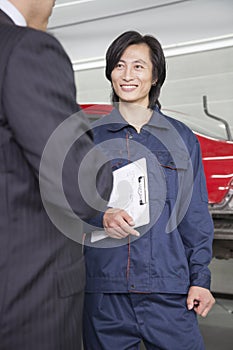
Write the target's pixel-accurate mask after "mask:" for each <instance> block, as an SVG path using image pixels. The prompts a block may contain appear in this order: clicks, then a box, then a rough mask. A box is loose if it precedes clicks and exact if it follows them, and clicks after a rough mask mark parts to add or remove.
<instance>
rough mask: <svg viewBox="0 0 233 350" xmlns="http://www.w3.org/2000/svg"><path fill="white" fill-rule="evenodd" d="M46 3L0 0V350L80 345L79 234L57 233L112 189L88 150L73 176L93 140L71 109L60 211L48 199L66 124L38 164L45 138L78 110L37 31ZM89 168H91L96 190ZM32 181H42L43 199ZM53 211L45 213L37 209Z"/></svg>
mask: <svg viewBox="0 0 233 350" xmlns="http://www.w3.org/2000/svg"><path fill="white" fill-rule="evenodd" d="M53 5H54V1H53V0H44V1H38V0H11V1H7V0H0V195H1V201H0V350H29V349H30V350H32V349H33V350H79V349H81V323H82V305H83V290H84V283H85V277H84V276H85V269H84V261H83V256H82V247H81V244H78V242H79V241H80V237H79V236H77V237H75V238H74V240H71V239H69V238H68V237H67V236H69V233H68V232H67V231H69V229H70V228H72V230H73V232H75V231H77V234H79V233H80V234H81V233H82V232H80V230H81V225H80V221H79V220H78V219H77V220H76V218H77V217H78V216H79V217H81V218H82V219H85V218H90V217H92V216H94V215H95V214H96V213H97V212H98V211H101V210H102V209H103V206H104V205H105V204H104V201H101V197H102V198H104V199H106V200H107V199H108V198H109V195H110V191H111V187H112V174H111V171H110V169H109V167H108V165H103V166H100V165H99V164H102V163H103V162H104V161H103V162H102V159H100V160H99V164H97V163H98V162H97V160H98V159H97V158H96V157H97V155H96V152H95V149H94V151H93V153H92V154H91V156H90V157H89V158H88V159H89V161H88V162H86V163H85V165H84V167H82V176H81V177H79V178H78V170H79V167H80V166H81V165H82V159H83V158H84V156H85V155H86V154H87V153H88V152H89V151H90V150H91V149H92V148H93V144H92V135H91V134H90V133H89V132H87V133H85V131H86V130H88V128H89V124H88V123H87V122H86V120H85V118H83V117H82V116H79V115H78V116H77V117H76V118H74V119H72V120H71V125H72V130H73V133H74V134H75V133H76V131H77V134H79V135H81V134H82V136H80V137H79V140H78V141H77V140H75V142H73V141H72V144H71V145H70V149H69V150H67V152H66V153H67V154H65V155H66V157H65V159H64V162H63V160H62V163H64V167H63V169H62V171H61V173H62V180H63V183H62V188H63V189H64V193H65V198H66V199H67V203H69V205H70V210H68V209H67V208H69V205H68V206H67V207H65V206H64V207H63V202H62V201H61V202H59V200H58V202H57V201H56V200H57V198H58V199H59V196H58V195H57V194H58V192H59V188H58V187H59V186H58V187H57V183H58V182H59V180H57V179H56V170H57V167H56V161H59V155H60V154H61V153H62V148H63V143H64V145H65V147H67V145H68V144H69V142H68V144H67V140H68V139H69V131H67V132H66V130H69V127H68V129H66V128H65V129H64V128H63V133H62V134H61V135H63V134H64V140H63V139H62V137H61V135H60V136H59V137H58V142H57V144H56V143H55V146H56V148H55V151H54V154H52V156H51V154H50V153H49V152H47V158H46V156H45V157H44V159H45V162H44V164H45V165H44V166H43V167H41V168H40V164H41V158H42V155H43V156H44V153H46V152H44V149H45V146H46V147H47V145H48V144H47V142H48V140H50V136H51V135H56V130H57V129H59V128H58V126H59V127H60V125H62V123H64V121H67V120H69V118H68V117H69V116H71V115H73V114H74V113H77V112H78V111H79V107H78V106H77V104H76V102H75V97H76V91H75V86H74V77H73V71H72V66H71V63H70V60H69V58H68V57H67V55H66V53H65V52H64V50H63V48H62V46H61V45H60V44H59V42H58V41H57V40H56V39H55V38H53V37H52V36H51V35H49V34H47V33H45V32H44V31H45V29H46V26H47V22H48V18H49V15H50V14H51V11H52V7H53ZM30 27H31V28H30ZM64 125H66V124H64ZM68 126H69V125H68ZM59 145H61V147H60V150H59V149H57V148H59ZM47 148H48V147H47ZM47 148H46V149H47ZM50 151H51V150H50ZM43 152H44V153H43ZM59 152H61V153H59ZM90 153H91V152H89V154H90ZM49 155H50V157H49ZM98 156H99V154H98ZM99 157H100V156H99ZM100 158H101V157H100ZM90 159H91V160H92V162H91V163H90ZM46 162H47V163H46ZM101 162H102V163H101ZM46 164H47V165H48V170H46V169H47V167H46ZM53 165H54V168H53ZM97 167H99V169H97ZM51 168H52V170H51ZM58 168H59V167H58ZM98 170H99V171H98ZM92 173H94V174H95V173H96V174H97V173H98V174H97V175H98V176H96V179H97V180H96V184H97V187H98V191H93V176H92ZM51 174H52V175H51ZM83 178H84V179H85V180H83ZM78 180H79V181H78ZM39 181H40V183H41V184H43V185H45V188H44V189H42V193H43V196H44V199H43V202H42V199H41V195H40V187H39ZM78 183H81V187H80V186H78ZM46 184H47V185H46ZM46 186H47V187H46ZM49 191H51V192H50V193H49ZM90 192H91V193H90ZM99 194H100V196H99ZM83 196H84V197H85V198H83ZM88 201H89V203H88ZM43 204H46V206H45V207H46V210H45V208H44V205H43ZM48 208H50V209H51V208H52V210H51V211H50V209H48ZM54 212H55V213H58V215H54V217H55V219H54V217H51V216H50V215H48V214H47V213H49V214H51V213H54ZM52 216H53V215H52ZM56 220H58V221H56ZM59 220H60V222H59ZM52 221H53V223H52ZM64 222H65V224H64ZM76 223H77V226H76ZM60 227H62V229H61V230H58V228H60ZM66 228H67V230H66Z"/></svg>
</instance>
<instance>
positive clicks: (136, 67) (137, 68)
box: [134, 64, 144, 70]
mask: <svg viewBox="0 0 233 350" xmlns="http://www.w3.org/2000/svg"><path fill="white" fill-rule="evenodd" d="M134 68H135V69H136V70H142V69H144V67H143V66H142V65H141V64H136V65H135V66H134Z"/></svg>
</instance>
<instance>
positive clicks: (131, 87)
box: [120, 84, 138, 91]
mask: <svg viewBox="0 0 233 350" xmlns="http://www.w3.org/2000/svg"><path fill="white" fill-rule="evenodd" d="M120 87H121V89H122V90H124V91H132V90H135V89H136V88H137V87H138V85H125V84H122V85H120Z"/></svg>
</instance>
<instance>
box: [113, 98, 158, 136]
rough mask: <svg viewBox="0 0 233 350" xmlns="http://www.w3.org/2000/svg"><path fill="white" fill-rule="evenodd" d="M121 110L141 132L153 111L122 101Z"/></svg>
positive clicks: (128, 120)
mask: <svg viewBox="0 0 233 350" xmlns="http://www.w3.org/2000/svg"><path fill="white" fill-rule="evenodd" d="M119 111H120V113H121V115H122V117H123V118H124V119H125V120H126V121H127V122H128V123H129V124H130V125H132V126H133V127H134V128H135V129H136V130H137V132H138V133H140V130H141V128H142V127H143V125H145V124H147V123H148V122H149V120H150V118H151V116H152V113H153V111H152V110H151V109H149V108H146V107H143V106H140V105H136V104H133V103H127V102H120V104H119Z"/></svg>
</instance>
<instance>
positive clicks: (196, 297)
mask: <svg viewBox="0 0 233 350" xmlns="http://www.w3.org/2000/svg"><path fill="white" fill-rule="evenodd" d="M214 304H215V299H214V297H213V295H212V294H211V292H210V291H209V290H208V289H206V288H201V287H197V286H192V287H190V289H189V293H188V297H187V308H188V310H191V309H194V311H195V312H196V313H197V314H198V315H200V316H202V317H206V316H207V314H208V312H209V311H210V310H211V308H212V307H213V305H214Z"/></svg>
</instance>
